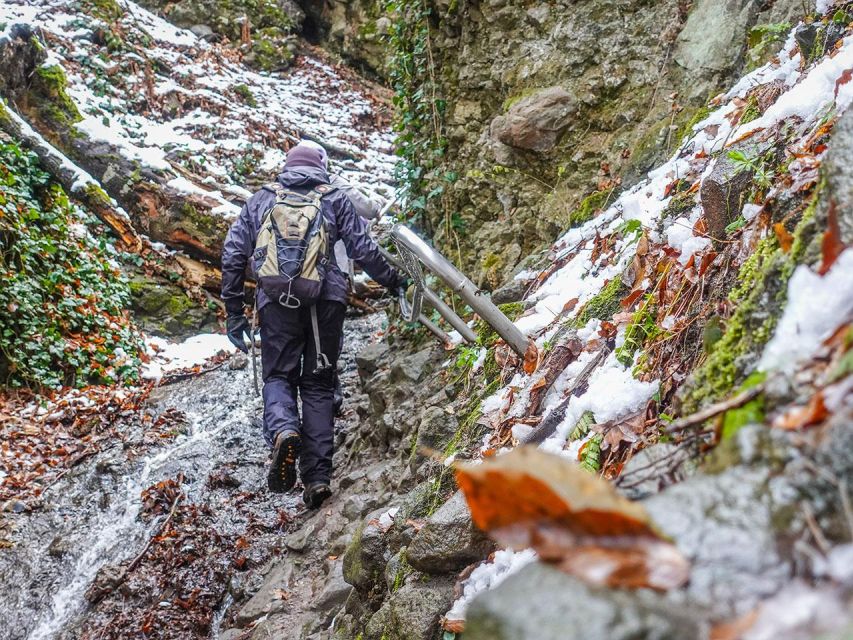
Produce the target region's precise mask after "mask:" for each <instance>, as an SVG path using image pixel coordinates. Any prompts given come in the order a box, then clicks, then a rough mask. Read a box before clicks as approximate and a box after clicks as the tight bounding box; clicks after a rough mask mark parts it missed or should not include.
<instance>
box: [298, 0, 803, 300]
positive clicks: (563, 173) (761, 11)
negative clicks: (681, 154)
mask: <svg viewBox="0 0 853 640" xmlns="http://www.w3.org/2000/svg"><path fill="white" fill-rule="evenodd" d="M308 4H316V5H317V6H318V9H316V10H312V9H309V8H308V6H307V5H308ZM372 4H373V3H370V2H368V1H367V0H349V1H347V2H339V1H332V0H326V1H325V2H321V3H303V6H304V7H305V9H306V13H307V14H308V15H309V16H310V15H312V14H316V16H317V19H318V20H320V21H323V23H324V24H325V25H327V26H326V29H327V32H328V30H329V29H330V27H329V25H331V23H332V22H335V24H337V25H338V26H337V27H335V29H332V30H333V31H336V32H337V33H339V34H349V35H340V36H339V38H340V39H339V40H338V41H339V42H343V43H345V44H343V45H341V46H342V47H343V48H345V49H347V53H346V54H345V55H346V56H348V57H349V59H352V58H353V57H355V58H359V59H360V60H362V61H368V60H372V59H373V58H374V54H373V53H371V51H372V49H371V47H369V46H367V44H366V42H367V39H368V38H375V37H376V34H381V33H382V32H383V31H385V30H387V25H385V23H384V22H382V21H381V19H377V14H376V13H375V8H373V7H371V5H372ZM795 4H796V3H795V2H794V0H780V1H778V2H775V3H760V2H756V0H726V1H724V2H716V1H714V0H702V1H700V2H693V3H692V5H691V3H685V2H679V1H678V0H653V1H647V0H628V1H617V0H589V1H586V2H582V3H578V2H570V1H568V0H560V1H558V2H553V3H548V4H543V3H539V4H535V3H534V5H530V4H529V3H528V4H525V3H518V2H504V1H498V0H476V1H474V2H464V3H462V2H449V1H447V0H431V1H430V2H428V3H427V8H428V9H429V10H430V12H431V14H432V16H433V20H432V22H431V24H432V29H431V31H430V51H431V53H432V55H433V59H434V68H435V70H437V72H436V73H435V74H434V75H435V78H436V82H437V84H438V86H437V88H436V92H437V97H438V98H439V99H440V100H441V103H442V104H445V103H446V111H445V112H444V116H443V123H442V125H441V135H442V136H443V137H444V138H446V150H445V152H444V153H443V154H441V159H440V160H439V161H438V163H437V165H436V166H435V167H431V168H430V170H429V176H428V177H427V182H428V184H427V186H426V188H425V189H424V192H425V193H427V192H429V191H431V190H432V189H434V188H438V187H439V186H441V187H442V190H443V193H442V197H441V198H435V199H434V200H430V201H429V202H428V203H427V214H426V219H427V221H428V225H427V226H431V229H432V231H433V233H434V236H435V240H436V242H437V246H438V248H439V249H440V250H444V251H445V253H448V254H450V255H454V256H456V255H457V247H458V248H460V249H461V264H460V265H459V266H461V267H462V268H463V270H465V271H466V272H468V273H469V274H477V273H481V272H488V273H490V274H495V275H494V277H489V278H486V279H484V282H485V284H487V285H488V286H490V287H495V286H497V285H499V284H500V283H501V282H503V281H505V280H506V279H507V278H508V276H509V275H510V274H511V273H512V271H513V267H515V266H516V265H517V264H518V262H519V261H520V260H521V259H522V258H523V257H524V256H526V255H529V254H530V253H532V252H533V251H534V250H535V249H536V248H537V247H539V246H541V245H542V244H543V243H545V242H550V241H551V240H552V239H553V238H554V236H555V235H556V234H557V233H558V232H559V231H560V230H564V229H565V228H566V227H567V226H568V225H569V218H570V214H571V213H572V212H573V211H574V210H576V209H578V208H579V207H580V205H581V201H582V200H583V199H584V198H585V197H586V196H589V195H591V194H593V193H595V192H596V191H599V190H601V189H606V190H610V189H611V188H613V187H614V186H617V183H618V181H619V180H620V179H621V185H619V186H617V191H618V188H619V187H622V188H624V187H626V186H630V185H631V184H632V183H634V182H635V181H636V180H637V179H638V178H639V177H640V176H641V175H642V173H643V172H644V171H646V170H648V169H650V168H651V167H652V166H654V164H655V163H656V161H657V160H659V159H662V158H663V157H664V156H668V155H670V154H671V153H672V152H673V151H674V150H675V149H676V148H677V146H678V143H679V142H680V138H681V133H682V131H681V129H682V128H683V127H684V125H686V124H687V123H688V122H689V121H690V120H691V118H692V117H693V116H694V115H695V114H696V113H697V111H698V110H699V109H700V108H701V107H703V106H704V105H705V103H706V101H707V99H708V98H709V97H710V96H712V95H714V93H715V92H716V91H719V90H720V89H722V88H723V87H724V86H727V84H728V82H729V81H730V80H731V79H732V78H733V77H734V75H735V74H738V73H739V72H740V70H741V67H742V66H743V53H744V51H745V49H746V44H747V34H748V32H749V30H750V28H751V27H752V26H753V25H756V24H762V23H770V22H781V21H785V20H787V21H793V22H794V23H795V22H796V20H797V19H799V17H800V14H801V13H802V11H803V8H802V7H799V8H798V7H797V6H795ZM800 4H802V3H800ZM687 7H690V8H689V11H687V9H686V8H687ZM332 16H336V17H335V18H334V19H333V18H332ZM389 19H391V20H394V16H393V15H390V16H389ZM392 31H393V29H392ZM357 34H361V35H357ZM332 40H335V38H333V37H330V38H328V39H327V40H326V42H329V41H332ZM387 48H392V45H390V44H389V45H387ZM370 64H374V63H368V66H369V65H370ZM427 129H430V128H429V127H425V128H424V130H423V132H422V136H423V138H424V143H426V142H427V141H426V138H427V137H429V136H432V135H434V133H433V132H432V131H431V130H430V131H427ZM448 175H451V176H454V179H453V180H450V181H447V180H445V179H444V177H445V176H448ZM430 176H434V179H433V178H431V177H430ZM439 202H440V204H439ZM448 211H450V212H453V215H454V220H456V222H455V223H454V226H453V228H451V227H450V225H446V224H444V223H443V221H444V219H445V214H446V212H448ZM459 229H464V231H460V230H459Z"/></svg>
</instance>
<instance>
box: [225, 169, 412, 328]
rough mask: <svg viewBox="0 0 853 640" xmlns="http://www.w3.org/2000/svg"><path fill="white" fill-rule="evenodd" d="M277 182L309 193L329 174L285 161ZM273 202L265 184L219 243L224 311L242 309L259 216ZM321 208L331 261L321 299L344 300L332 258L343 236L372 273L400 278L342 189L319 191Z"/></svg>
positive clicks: (390, 283)
mask: <svg viewBox="0 0 853 640" xmlns="http://www.w3.org/2000/svg"><path fill="white" fill-rule="evenodd" d="M277 180H278V182H280V183H281V184H283V185H284V186H285V187H288V188H290V189H293V190H295V191H299V192H300V193H307V192H308V191H310V190H311V188H312V187H314V186H316V185H318V184H326V183H328V182H329V176H328V174H327V173H326V172H325V171H324V170H322V169H319V168H316V167H307V166H306V167H300V166H298V167H293V168H287V167H285V170H284V172H282V173H281V174H279V176H278V178H277ZM274 203H275V193H274V192H273V191H271V190H270V189H267V188H263V189H261V190H260V191H258V192H257V193H255V194H254V195H253V196H252V197H251V198H249V200H248V202H246V204H245V206H244V207H243V210H242V211H240V216H239V217H238V218H237V220H235V221H234V223H233V224H232V225H231V229H230V230H229V231H228V236H227V237H226V238H225V246H224V247H223V249H222V301H223V302H224V303H225V308H226V309H227V310H228V313H240V312H242V309H243V286H244V284H245V279H246V266H247V264H249V258H250V257H251V255H252V253H253V251H254V249H255V242H256V240H257V237H258V231H259V229H260V227H261V218H262V217H263V215H264V213H266V212H267V211H268V210H269V208H270V207H272V206H273V204H274ZM322 212H323V216H324V217H325V220H326V228H327V230H328V233H329V247H330V251H329V263H328V265H327V269H326V279H325V282H324V283H323V289H322V291H321V293H320V297H321V298H322V299H324V300H333V301H336V302H344V303H345V302H346V300H347V289H348V285H347V277H346V276H345V275H344V273H343V271H341V269H340V267H339V266H338V264H337V262H336V261H335V256H334V253H333V252H332V251H331V247H333V246H334V244H335V242H337V241H338V240H342V241H343V243H344V245H345V246H346V248H347V254H348V255H349V256H350V257H351V258H352V259H353V260H355V261H356V262H357V263H358V264H360V265H361V267H362V268H363V269H364V270H365V271H367V273H368V275H370V277H371V278H373V279H374V280H376V282H378V283H379V284H381V285H382V286H384V287H387V288H388V289H394V288H396V287H397V286H398V285H399V284H400V276H399V274H398V273H397V272H396V271H394V269H392V268H391V267H390V266H389V265H388V263H387V262H386V261H385V259H384V258H383V257H382V254H381V253H379V247H377V245H376V242H374V240H373V238H371V237H370V234H369V232H368V230H367V223H366V222H365V221H364V220H362V219H361V218H360V217H359V216H358V215H357V214H356V212H355V209H354V208H353V205H352V202H350V200H349V198H348V197H347V196H346V194H345V193H344V192H343V191H333V192H332V193H330V194H328V195H326V196H324V197H323V201H322ZM268 302H269V298H268V297H267V296H266V295H265V294H264V292H263V291H260V290H259V291H258V296H257V306H258V309H261V308H263V307H264V306H265V305H266V304H267V303H268Z"/></svg>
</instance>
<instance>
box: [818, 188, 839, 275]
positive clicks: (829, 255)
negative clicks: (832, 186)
mask: <svg viewBox="0 0 853 640" xmlns="http://www.w3.org/2000/svg"><path fill="white" fill-rule="evenodd" d="M820 249H821V255H822V256H823V260H822V261H821V263H820V269H818V273H819V274H820V275H825V274H826V272H827V271H829V270H830V269H831V268H832V265H833V264H835V261H836V260H837V259H838V256H840V255H841V252H842V251H844V243H843V242H842V241H841V229H840V228H839V226H838V212H837V211H836V210H835V202H834V201H832V200H830V202H829V211H828V213H827V220H826V231H825V232H824V234H823V240H822V241H821V243H820Z"/></svg>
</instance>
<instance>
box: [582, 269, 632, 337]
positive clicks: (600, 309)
mask: <svg viewBox="0 0 853 640" xmlns="http://www.w3.org/2000/svg"><path fill="white" fill-rule="evenodd" d="M627 292H628V287H626V286H625V285H624V284H623V283H622V279H621V278H618V277H617V278H613V279H612V280H610V282H608V283H607V284H606V285H604V288H603V289H602V290H601V291H599V292H598V293H597V294H596V295H595V296H593V297H592V298H590V300H589V302H587V303H586V304H585V305H584V306H583V309H581V311H580V313H578V315H577V317H576V318H575V320H574V322H573V323H572V325H573V326H574V327H575V328H577V329H580V328H582V327H585V326H586V324H587V323H588V322H589V321H590V320H592V319H593V318H597V319H598V320H609V319H610V318H612V317H613V314H615V313H616V312H617V311H619V303H620V302H621V300H622V298H623V296H624V295H625V294H626V293H627Z"/></svg>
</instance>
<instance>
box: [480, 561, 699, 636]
mask: <svg viewBox="0 0 853 640" xmlns="http://www.w3.org/2000/svg"><path fill="white" fill-rule="evenodd" d="M702 637H704V636H703V631H702V626H701V624H700V622H699V621H697V620H695V619H694V618H693V615H692V612H691V609H688V608H686V607H684V608H682V607H675V606H673V605H669V604H667V603H666V602H665V601H664V600H663V596H661V595H658V594H654V593H651V592H648V591H646V592H641V591H615V590H613V591H611V590H607V589H601V588H594V587H589V586H586V585H585V584H584V583H582V582H580V581H579V580H577V579H576V578H573V577H571V576H568V575H566V574H564V573H561V572H560V571H558V570H557V569H554V568H552V567H549V566H546V565H543V564H540V563H535V564H532V565H529V566H527V567H525V568H523V569H522V570H521V571H520V572H519V573H517V574H516V575H513V576H510V577H509V578H507V579H506V580H505V581H504V582H503V583H501V584H500V585H499V586H498V587H496V588H495V589H493V590H491V591H487V592H486V593H484V594H483V595H481V596H479V597H477V598H476V599H475V600H474V602H473V603H472V604H471V606H470V608H469V609H468V613H467V624H466V627H465V640H566V639H567V638H583V639H584V640H634V639H635V638H646V639H652V638H653V639H654V640H684V639H685V638H702Z"/></svg>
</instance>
